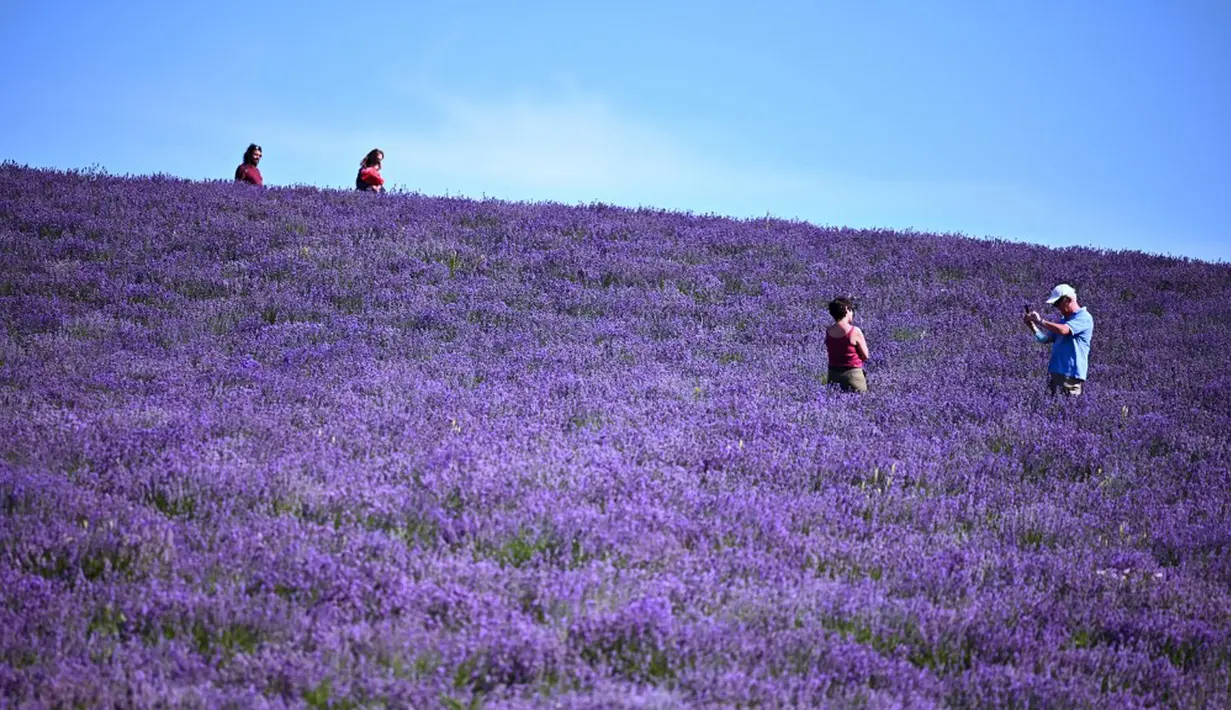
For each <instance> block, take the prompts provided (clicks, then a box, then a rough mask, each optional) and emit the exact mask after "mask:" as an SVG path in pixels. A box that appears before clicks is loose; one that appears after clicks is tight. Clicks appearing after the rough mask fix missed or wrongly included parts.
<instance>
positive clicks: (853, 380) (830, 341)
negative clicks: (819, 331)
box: [825, 298, 868, 392]
mask: <svg viewBox="0 0 1231 710" xmlns="http://www.w3.org/2000/svg"><path fill="white" fill-rule="evenodd" d="M829 315H831V316H833V320H834V324H833V325H831V326H829V327H828V328H826V329H825V352H827V353H828V354H829V373H828V374H829V377H828V381H829V384H831V385H837V386H839V387H841V388H842V391H843V392H867V391H868V376H867V374H866V373H865V372H864V371H863V363H864V362H865V361H866V360H867V359H868V341H867V339H866V338H864V337H863V331H862V330H860V329H859V327H858V326H856V325H855V324H854V323H853V321H854V320H855V304H854V303H852V302H851V299H849V298H835V299H834V300H832V301H830V302H829Z"/></svg>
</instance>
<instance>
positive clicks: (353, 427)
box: [0, 164, 1231, 708]
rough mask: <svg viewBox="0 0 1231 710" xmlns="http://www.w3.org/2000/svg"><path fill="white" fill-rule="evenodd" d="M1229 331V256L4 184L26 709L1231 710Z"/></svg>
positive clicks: (611, 213) (17, 181)
mask: <svg viewBox="0 0 1231 710" xmlns="http://www.w3.org/2000/svg"><path fill="white" fill-rule="evenodd" d="M1059 282H1068V283H1073V284H1075V285H1077V286H1078V288H1079V290H1080V293H1081V295H1082V303H1083V305H1086V306H1087V307H1089V308H1090V310H1091V311H1092V312H1093V313H1094V314H1095V317H1096V318H1097V319H1098V334H1097V338H1096V340H1095V342H1094V348H1093V351H1092V354H1091V371H1090V380H1089V383H1088V385H1087V390H1086V394H1085V395H1084V396H1083V397H1081V398H1080V399H1076V400H1066V399H1053V398H1050V397H1048V396H1047V394H1046V389H1045V377H1046V369H1047V361H1046V357H1047V355H1046V350H1045V349H1044V348H1042V347H1040V346H1039V345H1038V344H1036V343H1035V342H1034V341H1033V339H1032V338H1031V337H1030V336H1029V334H1028V333H1026V332H1025V330H1024V328H1023V327H1022V324H1021V321H1020V312H1021V310H1022V306H1023V305H1024V304H1027V303H1029V304H1032V305H1035V306H1041V304H1040V301H1041V299H1042V297H1043V296H1044V295H1045V294H1046V293H1047V290H1048V289H1050V288H1051V287H1052V286H1053V285H1055V284H1056V283H1059ZM837 294H853V295H854V296H855V298H856V299H857V301H858V303H859V308H858V310H857V323H858V324H859V325H860V326H861V327H862V328H863V329H864V331H865V333H866V334H867V337H868V340H869V342H870V345H871V349H872V354H873V359H872V361H871V362H870V363H869V365H868V373H869V384H870V392H869V393H868V394H867V395H864V396H857V395H846V394H842V393H840V392H833V391H830V390H829V389H828V388H827V387H825V385H824V384H823V379H824V375H825V365H826V363H825V352H824V342H823V338H824V335H823V329H824V326H825V325H827V324H828V323H829V319H828V316H827V315H826V313H825V308H824V307H825V304H826V303H827V302H828V301H829V299H830V298H832V297H833V296H834V295H837ZM1229 348H1231V267H1228V266H1227V265H1217V264H1208V263H1201V262H1193V261H1186V260H1177V259H1168V258H1161V257H1154V256H1147V255H1143V254H1138V253H1106V252H1100V251H1096V250H1091V249H1066V250H1049V249H1044V248H1041V247H1034V246H1027V245H1021V244H1011V243H1005V242H998V241H977V240H970V239H966V238H962V237H960V236H956V235H934V234H922V233H913V232H910V233H902V232H891V231H887V230H852V229H841V228H821V227H816V226H813V225H809V224H805V223H799V222H787V221H781V220H774V219H762V220H749V221H737V220H731V219H723V218H718V217H714V216H702V215H692V214H680V213H673V212H662V211H656V210H647V209H639V210H631V209H623V208H616V207H611V206H607V205H602V204H594V205H589V206H563V205H556V204H513V203H506V202H501V201H496V200H483V201H477V200H467V199H445V198H429V197H425V196H421V195H390V196H385V197H375V196H372V195H365V194H358V193H351V192H336V191H331V190H317V189H313V188H306V187H298V188H288V189H270V190H256V189H251V188H249V187H247V186H243V185H237V184H231V183H195V182H188V181H181V180H175V179H170V178H165V177H153V178H125V177H113V176H108V175H105V174H97V173H88V172H87V173H76V172H70V173H64V172H54V171H40V170H33V169H28V168H24V167H18V166H14V165H11V164H8V165H5V166H3V167H2V168H0V601H2V603H0V697H2V698H3V699H4V700H0V705H4V704H5V703H7V704H10V705H12V706H14V707H74V706H80V707H94V706H104V707H106V706H123V707H156V706H159V707H161V706H168V705H170V706H175V707H218V706H228V705H229V706H233V707H316V708H325V707H331V708H344V707H381V706H387V707H446V708H462V707H486V708H519V707H564V708H599V707H603V708H609V707H625V708H667V707H730V706H734V707H814V706H827V705H836V706H843V707H848V706H860V707H891V706H912V707H926V706H932V705H944V706H951V707H971V708H975V707H978V708H987V707H1061V706H1063V707H1083V706H1084V707H1109V708H1110V707H1114V708H1123V707H1145V706H1160V705H1161V706H1178V707H1199V706H1207V707H1208V706H1220V705H1221V706H1226V705H1227V704H1229V703H1231V473H1229V470H1228V462H1229V461H1231V445H1229V438H1228V431H1231V370H1229V368H1228V367H1227V352H1228V349H1229Z"/></svg>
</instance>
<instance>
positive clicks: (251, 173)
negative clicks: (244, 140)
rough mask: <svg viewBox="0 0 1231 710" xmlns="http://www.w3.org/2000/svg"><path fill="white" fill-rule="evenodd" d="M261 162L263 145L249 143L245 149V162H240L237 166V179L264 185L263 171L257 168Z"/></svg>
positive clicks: (251, 183)
mask: <svg viewBox="0 0 1231 710" xmlns="http://www.w3.org/2000/svg"><path fill="white" fill-rule="evenodd" d="M260 162H261V146H259V145H257V144H256V143H249V144H248V150H245V151H244V162H242V163H240V164H239V167H238V168H235V181H236V182H246V183H248V184H249V185H256V186H257V187H264V186H265V179H264V178H262V177H261V171H260V169H258V168H257V165H258V164H259V163H260Z"/></svg>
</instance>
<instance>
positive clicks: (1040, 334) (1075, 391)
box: [1025, 284, 1094, 397]
mask: <svg viewBox="0 0 1231 710" xmlns="http://www.w3.org/2000/svg"><path fill="white" fill-rule="evenodd" d="M1047 303H1048V305H1051V306H1053V307H1054V308H1055V309H1056V310H1057V311H1060V316H1061V319H1060V322H1059V323H1052V322H1051V321H1046V320H1043V317H1042V316H1040V315H1039V312H1038V311H1034V310H1030V311H1027V312H1026V316H1025V321H1026V325H1027V326H1028V327H1029V328H1030V330H1031V331H1032V332H1034V337H1035V339H1037V340H1038V341H1039V342H1041V343H1051V344H1052V346H1051V360H1049V361H1048V363H1047V389H1048V391H1050V392H1051V393H1052V394H1056V393H1057V392H1059V393H1061V394H1064V395H1068V396H1070V397H1078V396H1080V395H1081V386H1082V385H1083V384H1085V382H1086V371H1087V365H1088V363H1089V360H1090V338H1091V336H1093V335H1094V316H1092V315H1090V311H1087V310H1086V309H1085V308H1083V307H1082V306H1081V304H1080V303H1078V302H1077V290H1076V289H1074V288H1073V287H1072V286H1070V285H1068V284H1060V285H1059V286H1057V287H1055V288H1053V289H1052V290H1051V293H1050V294H1049V295H1048V296H1047Z"/></svg>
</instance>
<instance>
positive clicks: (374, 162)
mask: <svg viewBox="0 0 1231 710" xmlns="http://www.w3.org/2000/svg"><path fill="white" fill-rule="evenodd" d="M384 160H385V153H384V151H382V150H381V149H379V148H373V149H372V150H369V151H368V154H367V155H365V156H363V160H362V161H361V162H360V163H359V175H357V176H356V177H355V189H356V190H363V191H365V192H384V191H385V179H384V178H383V177H381V175H380V164H381V163H382V162H383V161H384Z"/></svg>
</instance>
